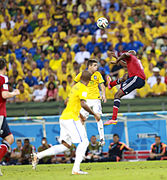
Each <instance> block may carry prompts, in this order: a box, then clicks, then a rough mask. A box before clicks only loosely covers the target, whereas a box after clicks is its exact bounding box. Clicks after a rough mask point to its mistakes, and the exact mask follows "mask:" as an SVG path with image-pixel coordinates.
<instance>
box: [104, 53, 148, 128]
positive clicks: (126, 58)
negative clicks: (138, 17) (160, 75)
mask: <svg viewBox="0 0 167 180" xmlns="http://www.w3.org/2000/svg"><path fill="white" fill-rule="evenodd" d="M112 55H113V57H115V58H116V59H117V61H112V62H111V63H113V64H118V63H120V64H121V65H123V66H126V67H127V69H128V74H125V75H124V77H123V78H121V79H117V80H115V81H111V80H110V78H107V81H108V86H109V88H110V89H111V88H112V87H113V86H115V85H117V84H121V88H120V89H119V90H118V92H117V93H116V94H115V96H114V106H113V115H112V119H110V120H108V121H107V122H105V123H104V125H110V124H117V114H118V109H119V106H120V102H121V101H120V99H121V97H122V96H124V95H127V94H129V93H130V92H132V91H133V90H135V89H140V88H142V87H143V86H144V85H145V79H146V77H145V74H144V69H143V66H142V64H141V62H140V60H139V59H137V57H136V52H135V51H134V50H130V51H128V52H127V53H123V54H122V55H121V56H120V57H116V55H115V53H112Z"/></svg>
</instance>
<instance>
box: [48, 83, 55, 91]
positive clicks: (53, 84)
mask: <svg viewBox="0 0 167 180" xmlns="http://www.w3.org/2000/svg"><path fill="white" fill-rule="evenodd" d="M51 84H53V86H54V87H53V89H55V88H56V86H55V84H54V83H53V82H50V83H49V84H48V90H51V88H50V85H51Z"/></svg>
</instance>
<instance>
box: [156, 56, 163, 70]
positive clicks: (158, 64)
mask: <svg viewBox="0 0 167 180" xmlns="http://www.w3.org/2000/svg"><path fill="white" fill-rule="evenodd" d="M164 64H165V58H164V56H163V55H160V56H159V61H158V62H157V65H156V66H157V67H158V68H159V69H162V68H163V67H164Z"/></svg>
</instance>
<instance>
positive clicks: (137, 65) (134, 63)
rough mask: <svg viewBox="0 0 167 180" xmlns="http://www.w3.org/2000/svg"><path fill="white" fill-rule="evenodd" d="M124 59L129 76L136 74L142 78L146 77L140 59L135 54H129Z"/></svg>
mask: <svg viewBox="0 0 167 180" xmlns="http://www.w3.org/2000/svg"><path fill="white" fill-rule="evenodd" d="M125 61H126V63H127V68H128V74H129V77H133V76H138V77H140V78H141V79H143V80H145V79H146V76H145V74H144V68H143V66H142V64H141V61H140V60H139V59H137V57H136V56H133V55H132V54H130V57H128V58H126V59H125Z"/></svg>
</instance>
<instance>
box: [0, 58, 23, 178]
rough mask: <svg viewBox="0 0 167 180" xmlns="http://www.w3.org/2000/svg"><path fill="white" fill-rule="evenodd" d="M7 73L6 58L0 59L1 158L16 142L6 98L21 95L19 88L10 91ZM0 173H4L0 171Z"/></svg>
mask: <svg viewBox="0 0 167 180" xmlns="http://www.w3.org/2000/svg"><path fill="white" fill-rule="evenodd" d="M5 74H6V60H5V59H3V58H1V59H0V137H1V138H2V139H3V140H2V144H0V160H1V159H2V158H3V156H4V155H5V154H6V152H7V151H8V149H9V148H10V145H11V144H12V143H13V142H14V137H13V135H12V133H11V132H10V129H9V126H8V124H7V121H6V99H8V98H11V97H14V96H16V95H19V94H20V92H19V90H18V89H15V90H14V91H13V92H9V91H8V77H7V76H5ZM0 175H2V173H1V171H0Z"/></svg>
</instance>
